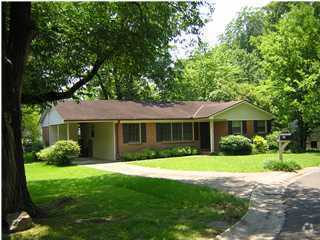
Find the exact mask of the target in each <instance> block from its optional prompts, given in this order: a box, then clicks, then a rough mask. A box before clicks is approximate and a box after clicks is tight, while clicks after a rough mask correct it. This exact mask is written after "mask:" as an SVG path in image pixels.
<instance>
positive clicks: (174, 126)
mask: <svg viewBox="0 0 320 240" xmlns="http://www.w3.org/2000/svg"><path fill="white" fill-rule="evenodd" d="M156 128H157V142H172V141H174V142H177V141H192V140H193V132H194V129H193V123H157V125H156Z"/></svg>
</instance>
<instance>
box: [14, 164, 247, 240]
mask: <svg viewBox="0 0 320 240" xmlns="http://www.w3.org/2000/svg"><path fill="white" fill-rule="evenodd" d="M25 166H26V173H27V178H28V186H29V189H30V192H31V195H32V198H33V200H34V201H35V202H36V203H37V204H39V205H42V204H47V203H48V202H51V201H54V200H57V199H59V198H61V197H64V196H69V197H72V198H74V199H75V201H74V203H72V204H70V205H66V206H65V207H64V208H61V209H52V210H51V211H50V212H49V213H50V214H51V215H50V216H49V217H48V218H43V219H34V221H35V223H36V227H34V228H32V229H30V230H27V231H25V232H22V233H17V234H13V235H12V236H11V238H10V239H75V240H76V239H77V240H79V239H198V238H206V237H213V236H215V235H217V234H218V233H219V232H221V231H222V229H219V228H215V227H212V226H211V225H212V222H213V221H216V220H221V221H226V222H228V223H230V224H232V223H234V222H235V221H237V220H239V219H240V218H241V216H243V215H244V214H245V212H246V210H247V207H248V202H247V201H246V200H243V199H238V198H235V197H233V196H231V195H229V194H226V193H223V192H219V191H216V190H214V189H210V188H207V187H200V186H195V185H190V184H184V183H180V182H176V181H171V180H163V179H152V178H142V177H133V176H124V175H120V174H111V173H106V172H102V171H98V170H94V169H91V168H86V167H81V166H71V167H53V166H47V165H45V164H43V163H32V164H26V165H25ZM100 217H104V218H107V219H108V221H107V222H104V223H91V222H85V223H76V220H77V219H87V218H100ZM210 223H211V224H210Z"/></svg>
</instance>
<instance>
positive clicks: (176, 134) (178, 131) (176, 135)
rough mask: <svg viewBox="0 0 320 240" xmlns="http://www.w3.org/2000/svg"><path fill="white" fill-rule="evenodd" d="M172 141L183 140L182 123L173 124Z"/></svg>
mask: <svg viewBox="0 0 320 240" xmlns="http://www.w3.org/2000/svg"><path fill="white" fill-rule="evenodd" d="M172 140H173V141H181V140H182V123H172Z"/></svg>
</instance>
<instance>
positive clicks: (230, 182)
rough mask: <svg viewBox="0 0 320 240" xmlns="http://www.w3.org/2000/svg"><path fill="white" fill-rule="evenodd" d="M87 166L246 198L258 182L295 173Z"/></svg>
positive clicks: (128, 165)
mask: <svg viewBox="0 0 320 240" xmlns="http://www.w3.org/2000/svg"><path fill="white" fill-rule="evenodd" d="M85 166H87V167H91V168H95V169H99V170H104V171H109V172H116V173H121V174H125V175H134V176H142V177H152V178H165V179H173V180H179V181H182V182H187V183H194V184H200V185H206V186H209V187H212V188H217V189H219V190H222V191H225V192H228V193H231V194H235V195H237V196H240V197H246V198H249V197H250V195H251V192H252V190H253V189H254V188H255V187H256V186H257V184H265V185H271V184H273V183H276V182H280V181H283V180H285V179H288V178H290V177H292V176H294V175H295V173H284V172H262V173H229V172H199V171H178V170H167V169H159V168H149V167H141V166H136V165H133V164H128V163H124V162H116V163H101V164H88V165H85Z"/></svg>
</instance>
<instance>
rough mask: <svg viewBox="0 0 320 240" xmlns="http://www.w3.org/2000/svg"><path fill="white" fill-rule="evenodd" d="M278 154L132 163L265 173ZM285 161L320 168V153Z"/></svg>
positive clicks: (181, 158) (290, 154)
mask: <svg viewBox="0 0 320 240" xmlns="http://www.w3.org/2000/svg"><path fill="white" fill-rule="evenodd" d="M277 157H278V155H277V154H276V153H268V154H256V155H245V156H205V155H197V156H187V157H174V158H162V159H154V160H144V161H136V162H131V163H130V164H135V165H139V166H144V167H154V168H164V169H174V170H189V171H218V172H263V171H268V170H266V169H264V168H263V162H264V161H265V160H275V159H277ZM284 160H293V161H295V162H297V163H298V164H299V165H300V166H301V167H302V168H305V167H312V166H320V153H299V154H293V153H288V154H284Z"/></svg>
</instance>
